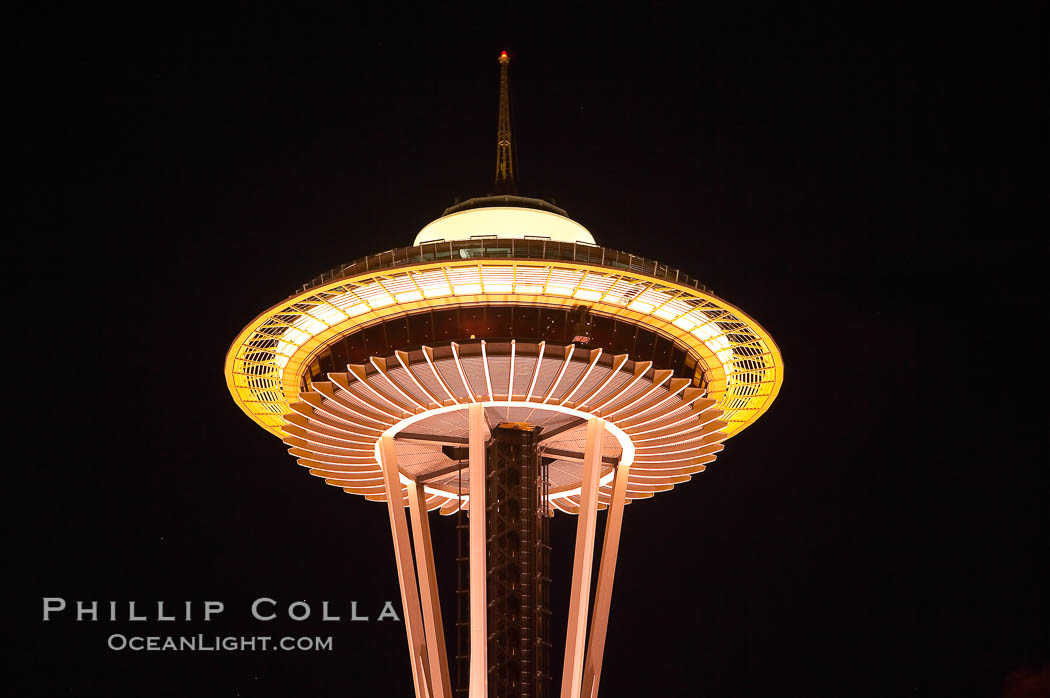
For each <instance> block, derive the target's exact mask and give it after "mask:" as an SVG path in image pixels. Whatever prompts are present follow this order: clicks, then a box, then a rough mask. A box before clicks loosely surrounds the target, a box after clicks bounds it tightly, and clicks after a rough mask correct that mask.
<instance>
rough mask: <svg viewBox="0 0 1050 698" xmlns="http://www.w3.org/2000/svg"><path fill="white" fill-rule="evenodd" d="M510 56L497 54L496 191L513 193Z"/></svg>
mask: <svg viewBox="0 0 1050 698" xmlns="http://www.w3.org/2000/svg"><path fill="white" fill-rule="evenodd" d="M509 68H510V56H508V55H507V52H506V51H504V52H502V53H501V54H500V56H499V131H498V133H497V134H496V193H497V194H515V193H517V186H516V183H515V181H514V158H513V156H512V154H511V147H510V84H509V77H508V73H509Z"/></svg>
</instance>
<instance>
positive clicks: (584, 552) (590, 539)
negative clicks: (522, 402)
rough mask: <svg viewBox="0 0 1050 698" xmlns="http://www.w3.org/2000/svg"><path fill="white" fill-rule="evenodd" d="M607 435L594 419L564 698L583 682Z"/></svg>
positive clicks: (572, 696) (586, 456) (576, 693)
mask: <svg viewBox="0 0 1050 698" xmlns="http://www.w3.org/2000/svg"><path fill="white" fill-rule="evenodd" d="M604 431H605V420H604V419H601V418H599V417H591V418H590V419H589V420H587V442H586V447H585V448H584V453H583V483H582V487H581V492H580V513H579V517H578V519H577V522H576V553H575V556H574V558H573V564H572V591H571V594H570V597H569V626H568V630H567V631H566V635H565V664H564V666H563V669H562V678H561V698H580V689H581V684H582V680H583V650H584V639H585V637H586V634H587V608H588V606H590V603H589V601H590V591H591V568H592V567H593V564H594V536H595V524H596V523H597V519H598V478H599V474H600V471H601V460H602V434H603V432H604Z"/></svg>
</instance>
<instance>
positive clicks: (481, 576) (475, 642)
mask: <svg viewBox="0 0 1050 698" xmlns="http://www.w3.org/2000/svg"><path fill="white" fill-rule="evenodd" d="M467 437H468V438H467V441H468V443H467V447H468V448H467V455H468V458H469V462H470V483H469V493H470V494H469V497H470V509H469V510H468V513H469V517H470V692H469V694H468V695H469V697H470V698H488V691H489V689H488V668H489V660H488V618H487V616H488V595H487V593H486V583H487V578H488V574H487V561H486V555H485V408H484V407H482V406H481V405H480V404H478V403H471V405H470V406H469V407H468V408H467Z"/></svg>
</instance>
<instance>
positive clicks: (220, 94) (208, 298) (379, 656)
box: [3, 3, 1050, 698]
mask: <svg viewBox="0 0 1050 698" xmlns="http://www.w3.org/2000/svg"><path fill="white" fill-rule="evenodd" d="M12 20H13V21H12V22H11V24H10V26H11V27H12V28H13V29H14V36H12V37H10V42H9V43H10V45H11V47H12V48H13V49H14V51H13V54H14V57H15V58H14V59H13V60H10V61H9V66H10V67H11V68H13V80H12V81H11V82H9V85H8V89H7V91H8V94H9V96H12V97H13V99H11V101H10V102H9V104H8V109H7V111H8V112H9V114H10V113H14V115H15V117H16V118H15V120H14V125H13V126H12V127H9V131H8V133H9V136H10V138H9V151H13V153H14V155H15V157H14V158H13V165H14V167H13V168H12V169H13V172H14V175H15V176H14V179H15V181H16V185H15V187H14V191H13V197H12V198H13V199H14V200H15V205H14V208H15V213H16V217H17V218H18V220H19V223H18V225H17V227H16V228H15V230H14V234H13V235H12V236H11V238H10V239H9V240H8V243H7V245H6V246H5V250H4V255H3V257H4V262H5V266H6V271H7V273H6V274H5V280H6V285H5V296H6V297H7V300H8V313H7V317H8V322H9V325H8V327H9V330H8V338H7V341H6V342H5V345H6V347H7V350H8V351H7V353H8V358H7V362H8V370H7V372H6V373H7V375H8V380H9V385H10V388H9V398H8V407H9V413H8V415H7V419H6V420H5V421H6V424H7V425H8V430H9V431H8V433H9V437H8V444H9V446H10V448H9V452H10V453H11V456H10V460H9V472H11V473H14V474H15V475H16V477H15V478H14V480H13V485H12V486H11V487H10V488H9V490H8V494H9V498H10V500H11V501H12V504H11V505H9V506H8V510H9V512H11V513H12V514H13V523H11V524H10V525H9V528H8V531H9V538H10V540H11V543H10V547H11V549H12V551H13V553H12V559H11V561H10V562H11V564H10V565H9V570H8V577H14V578H15V579H16V581H17V584H15V585H14V590H13V592H12V598H11V600H10V602H9V604H8V606H7V610H8V615H9V617H10V618H11V622H10V623H9V624H8V627H9V630H8V640H9V642H10V643H11V646H10V647H9V648H8V650H7V653H6V654H7V656H8V660H9V662H10V663H11V666H10V667H9V668H11V669H13V670H14V671H13V672H9V674H11V675H13V676H14V679H13V680H11V679H9V681H8V687H9V694H10V695H20V696H28V695H41V696H47V695H72V696H80V695H110V696H123V695H129V696H130V695H171V696H188V695H236V694H240V695H260V696H289V695H313V696H318V697H320V696H336V695H340V696H346V695H352V696H358V695H360V696H372V695H408V694H409V692H410V690H411V688H410V684H411V679H410V673H409V670H408V663H407V653H406V652H405V647H404V644H405V639H404V633H403V628H402V626H401V625H394V624H390V623H387V624H378V623H374V624H360V625H359V624H351V623H348V622H343V623H339V624H332V623H326V624H322V623H314V622H308V623H301V624H294V623H287V622H285V623H282V624H280V625H278V624H271V625H263V624H259V623H253V622H249V621H248V620H247V618H248V614H247V606H248V605H249V604H250V603H251V601H252V600H253V599H255V598H257V597H259V596H271V597H275V598H278V599H280V600H281V601H282V602H283V603H287V602H289V601H293V600H296V599H306V600H308V601H310V602H311V603H312V604H314V605H315V608H319V605H320V602H321V601H322V600H330V601H332V602H333V604H348V602H349V601H350V600H354V599H356V600H358V601H359V602H360V603H361V604H362V605H372V606H376V608H377V610H378V606H381V605H382V601H384V600H386V599H397V598H398V588H397V577H396V572H395V567H394V561H393V553H392V549H391V545H390V542H389V528H388V524H387V517H386V512H385V511H384V510H383V507H382V506H381V505H376V504H372V503H367V502H364V501H363V500H361V499H359V498H356V497H351V496H348V495H345V494H342V493H341V492H339V491H338V490H337V489H335V488H331V487H326V486H324V485H323V483H321V482H320V481H318V480H317V479H315V478H311V477H308V476H306V474H305V473H303V472H301V469H300V468H298V467H297V466H296V465H295V463H294V461H293V459H292V458H290V457H289V456H288V455H287V453H286V452H285V448H284V447H283V446H282V444H280V442H279V441H278V440H277V439H275V438H273V437H272V436H270V435H268V434H267V433H265V432H264V431H263V430H261V429H259V428H258V427H257V426H256V425H255V424H253V423H252V422H251V421H250V420H249V419H248V418H247V417H245V416H244V415H243V414H242V413H241V412H240V411H239V410H238V408H237V407H236V406H235V405H234V403H233V401H232V400H231V399H230V396H229V394H228V392H227V389H226V386H225V383H224V380H223V374H222V367H223V358H224V355H225V352H226V349H227V348H228V346H229V344H230V342H231V341H232V340H233V338H234V336H235V335H236V333H237V332H238V331H239V330H240V329H241V328H242V327H243V326H244V325H245V324H246V323H247V322H248V321H249V320H251V319H252V318H253V317H254V316H255V315H256V314H257V313H258V312H260V311H261V310H263V309H265V308H266V307H268V306H270V305H271V304H273V303H275V302H277V301H279V300H281V299H282V298H284V297H285V296H286V295H288V294H289V293H290V292H291V291H292V290H293V289H294V288H295V287H296V286H297V285H299V284H301V283H303V282H304V281H307V280H308V279H310V278H312V277H314V276H315V275H317V274H318V273H319V272H321V271H323V270H325V269H328V268H330V267H332V266H334V265H336V264H338V263H341V262H345V261H350V260H352V259H355V258H357V257H360V256H363V255H365V254H369V253H373V252H377V251H381V250H387V249H390V248H392V247H396V246H401V245H407V244H410V243H411V240H412V238H413V237H414V235H415V233H416V232H417V231H418V230H419V229H420V228H421V227H422V226H423V225H425V224H426V223H427V222H428V221H430V220H432V219H433V218H435V217H437V216H438V215H439V214H440V213H441V211H442V209H443V208H444V207H446V206H448V205H450V204H451V203H452V201H453V199H454V198H455V197H465V196H471V195H478V194H483V193H485V192H486V191H487V190H488V187H489V185H490V181H491V177H492V172H493V169H494V168H493V165H494V162H493V160H494V155H495V130H496V90H497V74H498V73H497V63H496V57H497V56H498V54H499V51H500V50H501V49H507V50H508V51H509V52H510V54H511V56H512V60H513V62H512V78H511V80H512V91H513V100H514V101H513V107H514V111H513V117H514V130H515V137H516V147H517V151H516V157H517V160H518V164H519V174H520V183H521V189H522V190H523V193H526V194H529V195H535V196H542V197H548V198H549V197H554V198H556V200H557V203H558V205H559V206H562V207H564V208H566V209H567V210H568V211H569V214H570V215H571V216H572V217H573V218H575V219H576V220H578V221H579V222H581V223H582V224H583V225H585V226H587V227H588V228H589V229H590V230H591V231H592V233H593V234H594V236H595V238H596V239H597V240H598V242H599V243H600V244H603V245H604V246H607V247H610V248H614V249H621V250H626V251H631V252H636V253H639V254H642V255H645V256H647V257H650V258H655V259H659V260H661V261H664V262H667V263H669V264H671V265H672V266H675V267H680V268H681V269H683V270H684V271H686V272H687V273H689V274H691V275H695V276H696V277H698V278H700V279H701V280H702V281H703V282H704V283H705V284H706V285H707V286H708V287H710V288H712V289H713V290H714V291H715V292H716V293H718V294H719V295H721V296H722V297H724V298H726V299H728V300H729V301H730V302H732V303H734V304H737V305H739V306H740V307H742V308H743V309H745V311H746V312H748V313H749V314H751V315H752V316H753V317H754V318H756V319H757V320H758V321H759V322H760V323H762V324H763V326H765V327H766V328H767V329H768V330H769V331H770V332H771V334H772V335H773V337H774V338H775V339H776V341H777V342H778V343H779V345H780V348H781V351H782V353H783V356H784V359H785V363H786V380H785V383H784V387H783V390H782V392H781V395H780V397H779V398H778V400H777V401H776V403H775V404H774V406H773V408H772V409H771V411H770V412H769V413H768V414H767V415H766V416H764V417H763V418H762V419H761V420H760V421H759V422H758V423H757V424H756V425H755V426H753V427H752V428H750V429H748V430H747V431H745V432H744V433H742V434H741V435H740V436H739V437H736V438H734V439H732V440H731V441H730V442H729V443H728V444H727V448H726V451H725V452H724V454H723V455H722V457H720V458H719V460H718V461H717V463H716V464H715V465H714V466H713V467H711V468H710V469H709V470H708V471H707V472H705V473H704V474H703V475H702V476H700V477H697V478H694V480H693V482H691V483H689V484H688V485H686V486H682V487H679V488H676V489H675V490H674V491H673V492H670V493H667V494H663V495H661V496H658V497H655V498H654V499H651V500H647V501H641V502H638V503H635V504H633V505H632V506H630V507H629V508H628V509H627V512H626V515H625V529H624V540H623V545H622V547H621V553H620V565H621V566H620V573H619V576H618V578H617V584H616V591H615V595H614V603H613V613H612V618H611V628H610V640H609V646H608V649H607V661H606V668H605V671H604V673H603V695H606V696H609V697H610V698H616V697H619V696H633V695H638V694H639V693H640V692H641V691H642V690H643V689H644V691H645V694H646V695H653V696H678V695H693V694H700V695H707V696H793V695H806V696H829V697H831V696H835V697H841V696H879V697H885V696H927V695H928V696H967V695H973V696H997V695H1001V693H1002V691H1003V687H1004V685H1005V684H1006V682H1007V677H1008V675H1010V674H1011V673H1012V672H1018V671H1023V670H1026V669H1032V668H1038V667H1041V666H1045V664H1046V663H1047V662H1048V661H1050V641H1048V630H1047V628H1048V618H1047V615H1048V614H1047V609H1046V602H1045V598H1044V597H1045V595H1046V591H1045V583H1046V566H1045V557H1046V552H1045V551H1046V548H1047V545H1046V543H1047V541H1046V531H1047V528H1046V511H1047V504H1048V502H1047V492H1048V487H1047V485H1048V481H1047V480H1048V479H1047V473H1046V467H1047V420H1046V410H1045V407H1044V403H1043V395H1044V394H1045V390H1046V387H1047V386H1046V383H1047V381H1046V375H1047V369H1046V366H1045V364H1046V358H1045V356H1044V352H1043V351H1042V340H1039V336H1040V335H1041V334H1042V331H1043V328H1042V326H1043V325H1044V324H1045V322H1046V307H1045V282H1046V281H1045V280H1046V242H1045V228H1046V221H1045V216H1038V217H1030V216H1029V215H1027V214H1028V213H1029V212H1030V204H1031V203H1032V202H1034V201H1036V200H1039V201H1041V202H1045V191H1046V187H1045V184H1046V179H1045V171H1044V168H1038V170H1037V168H1035V167H1034V164H1035V163H1036V162H1037V161H1042V162H1045V161H1043V160H1042V159H1041V156H1040V155H1039V153H1040V151H1042V150H1043V149H1044V148H1045V140H1046V138H1045V125H1046V119H1045V112H1044V110H1043V101H1044V100H1045V93H1046V82H1045V74H1044V73H1043V72H1042V71H1043V70H1044V68H1042V66H1043V65H1044V64H1045V55H1044V54H1045V51H1044V50H1043V49H1042V48H1041V43H1043V42H1045V37H1044V36H1041V33H1042V32H1041V30H1040V27H1043V23H1044V17H1043V8H1042V5H1039V4H1035V3H1032V4H1024V3H1022V4H1017V5H1014V6H1012V9H1004V8H1002V7H995V8H991V7H986V8H984V9H983V10H981V11H980V12H978V11H972V12H970V11H962V10H960V9H959V8H958V7H955V8H952V9H951V10H950V11H947V10H946V11H940V10H936V9H927V10H923V9H917V8H916V7H913V6H911V5H896V6H895V5H888V4H879V5H877V6H872V7H866V8H859V7H854V8H852V9H849V10H844V9H842V8H839V9H836V10H831V11H828V10H822V11H818V10H811V9H806V8H803V7H799V6H794V5H784V6H780V7H779V8H777V9H753V8H750V9H741V10H738V11H735V12H728V11H717V12H715V11H713V10H711V9H709V8H706V7H703V8H700V9H697V8H692V7H691V6H684V5H683V6H669V5H661V6H659V7H658V8H656V9H652V8H643V7H641V6H639V7H636V8H633V9H631V10H630V11H627V12H623V13H611V12H610V10H609V9H608V8H607V9H605V10H600V11H599V10H592V11H590V12H584V11H582V10H578V11H577V10H571V11H570V10H566V9H565V8H561V7H558V6H540V5H527V6H526V5H516V6H509V5H508V6H499V5H492V6H488V7H487V8H467V7H457V6H438V5H437V4H434V5H432V6H427V7H422V8H412V7H408V6H406V5H398V6H396V7H383V6H381V5H345V6H342V7H339V8H337V9H332V8H328V9H317V8H311V9H295V8H290V7H282V6H279V5H277V4H274V3H265V4H262V3H260V4H247V3H246V4H242V5H240V6H234V5H229V6H223V7H219V8H211V9H208V10H206V11H205V10H197V9H192V8H188V7H183V6H171V7H167V8H158V7H155V6H150V5H145V4H140V5H137V6H130V5H129V6H117V5H111V6H110V7H109V8H108V9H105V8H98V7H91V8H88V9H85V8H79V9H69V8H64V9H59V8H54V9H52V10H51V11H50V12H49V13H48V12H45V11H42V10H40V9H37V10H35V11H33V13H32V14H31V15H30V14H29V13H28V12H23V14H22V15H21V16H15V17H13V18H12ZM1043 29H1045V27H1043ZM1037 172H1038V174H1037ZM1036 191H1038V192H1039V194H1038V197H1037V196H1036V194H1035V192H1036ZM1039 230H1043V231H1044V232H1043V233H1042V234H1040V233H1039V232H1038V231H1039ZM450 523H451V522H450V521H447V520H441V521H437V520H435V521H434V523H433V525H434V528H435V535H436V536H438V541H437V545H438V547H439V548H440V550H439V554H444V555H445V558H444V559H448V558H449V556H450V554H451V553H450V550H451V547H450V545H451V543H452V538H451V528H450V527H449V524H450ZM573 525H574V520H572V519H562V518H560V517H559V518H558V519H557V521H556V525H555V528H554V533H555V536H556V539H555V546H556V550H557V551H558V552H559V553H560V554H561V556H562V557H563V558H564V560H562V561H561V562H559V563H558V564H559V565H561V567H560V568H558V573H559V574H560V578H559V581H560V582H561V587H560V591H558V592H557V594H556V596H555V602H556V603H558V602H559V601H560V602H561V603H562V605H565V604H567V593H566V591H567V579H568V569H569V559H568V558H569V556H570V555H571V546H572V531H573ZM442 534H446V535H444V536H443V535H442ZM446 539H447V540H446ZM1040 550H1042V551H1043V552H1042V553H1040V552H1039V551H1040ZM446 567H447V566H446ZM447 569H449V570H450V569H451V568H450V567H447ZM444 579H445V580H446V583H445V584H444V591H445V592H446V593H447V592H449V591H451V589H450V586H451V585H450V584H449V583H448V581H447V580H448V579H449V578H448V577H445V578H444ZM44 596H62V597H65V598H66V599H68V600H71V601H72V600H76V599H84V600H92V599H99V600H118V601H127V600H139V601H140V602H150V603H152V602H154V601H156V600H169V601H172V602H175V601H183V600H191V599H192V600H203V599H219V600H223V601H225V602H226V605H227V611H226V613H225V614H224V617H223V619H222V620H221V621H218V622H216V623H213V624H212V626H213V627H206V626H204V625H203V624H193V623H176V624H167V625H168V626H171V627H162V626H163V624H158V623H146V624H139V625H141V626H145V629H143V628H142V627H133V626H134V624H129V623H116V624H111V623H97V624H91V623H88V622H83V623H75V622H72V620H71V619H69V618H68V614H67V617H66V618H65V619H63V620H59V621H55V622H51V623H43V622H41V621H40V609H41V598H42V597H44ZM557 608H558V607H557V606H556V609H557ZM557 613H558V617H561V618H562V622H564V617H563V612H561V611H558V612H557ZM446 621H447V622H449V621H450V618H449V617H448V616H446ZM332 626H334V627H332ZM555 627H556V637H557V640H558V642H557V643H556V648H557V647H558V645H560V641H561V639H562V636H563V633H564V626H557V625H556V626H555ZM112 632H139V633H148V634H159V633H165V632H173V633H196V632H212V633H214V632H221V633H230V634H238V635H247V634H281V633H283V632H290V633H296V634H311V635H318V634H319V635H327V634H331V635H333V636H334V638H335V651H334V652H331V653H316V654H306V653H302V654H286V653H271V654H262V653H255V654H252V653H244V654H229V653H214V654H210V655H208V654H204V653H195V654H193V653H183V654H177V653H152V654H145V653H142V654H135V655H133V654H130V653H128V652H124V653H118V652H112V651H109V650H107V649H106V648H105V638H106V637H107V636H108V635H109V634H110V633H112ZM556 656H557V655H556ZM556 664H557V665H558V666H560V662H556Z"/></svg>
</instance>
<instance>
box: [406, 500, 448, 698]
mask: <svg viewBox="0 0 1050 698" xmlns="http://www.w3.org/2000/svg"><path fill="white" fill-rule="evenodd" d="M426 500H427V497H426V493H425V492H424V491H423V486H422V485H420V484H418V483H416V482H411V483H409V485H408V511H409V514H410V515H411V519H412V541H413V543H415V552H416V568H417V572H418V574H419V591H420V598H421V600H422V602H423V629H424V631H425V632H426V649H427V660H428V662H429V669H430V686H431V690H432V691H433V696H434V698H452V681H451V679H450V677H449V672H448V654H447V653H446V651H445V628H444V624H443V623H442V622H441V602H440V599H439V598H438V588H437V572H436V570H435V567H434V547H433V543H432V542H431V538H430V519H429V518H428V515H427V507H426Z"/></svg>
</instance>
